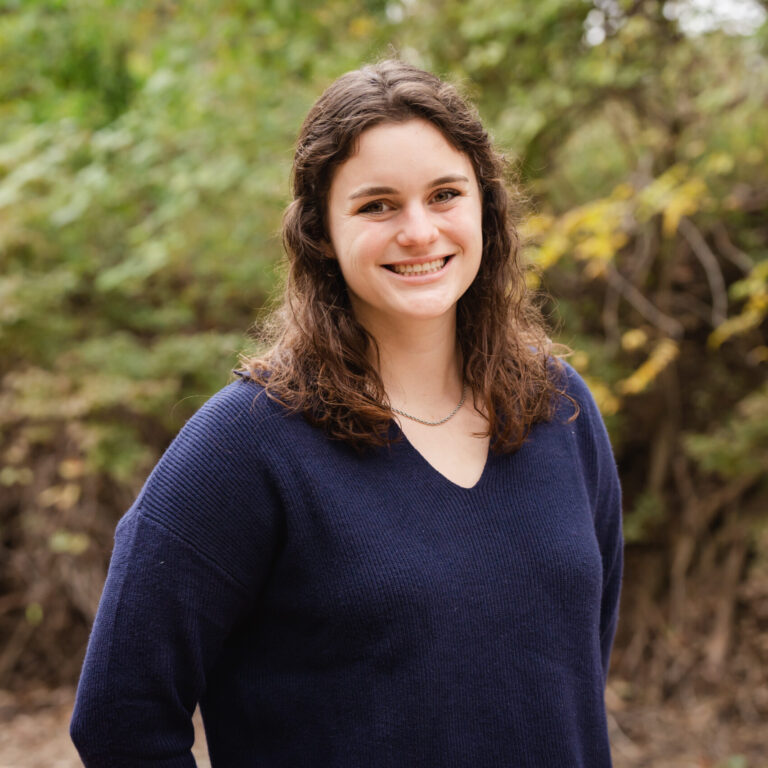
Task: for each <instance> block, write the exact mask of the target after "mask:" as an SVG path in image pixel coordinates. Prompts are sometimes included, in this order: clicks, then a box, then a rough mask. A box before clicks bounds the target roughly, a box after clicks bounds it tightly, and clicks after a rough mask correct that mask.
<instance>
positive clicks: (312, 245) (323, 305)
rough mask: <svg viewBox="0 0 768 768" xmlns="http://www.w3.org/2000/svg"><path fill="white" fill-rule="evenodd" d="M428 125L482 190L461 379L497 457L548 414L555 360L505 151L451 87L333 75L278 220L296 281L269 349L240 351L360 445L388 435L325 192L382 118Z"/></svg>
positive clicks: (263, 377)
mask: <svg viewBox="0 0 768 768" xmlns="http://www.w3.org/2000/svg"><path fill="white" fill-rule="evenodd" d="M415 118H417V119H421V120H426V121H428V122H429V123H431V124H432V125H433V126H435V127H436V128H437V129H438V130H439V131H440V132H441V133H442V134H443V136H444V137H445V138H446V140H447V141H448V142H449V143H450V144H451V145H452V146H453V147H455V148H456V149H457V150H459V151H460V152H463V153H464V154H465V155H466V156H467V157H468V158H469V159H470V161H471V162H472V165H473V167H474V171H475V175H476V177H477V181H478V184H479V186H480V190H481V193H482V230H483V251H482V259H481V263H480V268H479V271H478V274H477V276H476V277H475V280H474V281H473V283H472V284H471V285H470V287H469V289H468V290H467V291H466V293H465V294H464V295H463V296H462V297H461V298H460V300H459V302H458V307H457V336H458V344H459V348H460V350H461V360H462V365H463V373H464V380H465V382H466V384H467V385H468V386H469V387H470V388H471V390H472V393H473V395H474V399H475V402H476V403H480V404H482V407H483V408H484V412H485V413H486V415H487V418H488V432H487V434H489V435H490V436H491V440H492V446H493V448H494V450H496V451H497V452H504V453H508V452H512V451H514V450H516V449H517V448H519V447H520V445H521V444H522V443H523V441H524V440H525V437H526V435H527V433H528V431H529V429H530V427H531V425H532V424H534V423H535V422H537V421H543V420H548V419H550V418H552V414H553V410H554V407H555V401H556V396H557V395H558V394H561V393H562V388H561V386H560V384H559V383H558V382H559V381H560V379H561V376H560V373H561V366H560V365H559V363H558V362H557V361H556V360H555V358H553V357H552V355H551V344H550V342H549V339H548V338H547V335H546V333H545V330H544V326H543V322H542V318H541V316H540V313H539V311H538V310H537V308H536V307H535V305H534V304H533V301H532V297H531V295H530V293H529V291H528V289H527V288H526V283H525V279H524V275H523V270H522V267H521V262H520V256H519V242H518V237H517V232H516V229H515V226H514V223H513V217H512V214H511V204H510V203H511V198H510V195H509V193H508V191H507V188H506V185H505V181H504V176H505V171H506V166H505V163H504V160H503V158H502V157H501V155H499V154H498V153H497V152H496V151H495V150H494V148H493V145H492V142H491V140H490V138H489V136H488V134H487V132H486V131H485V130H484V128H483V126H482V124H481V122H480V119H479V117H478V115H477V113H476V112H475V111H474V109H473V108H472V107H471V106H470V105H469V104H468V103H467V102H466V101H465V100H464V99H463V98H462V97H461V95H460V94H459V92H458V91H457V89H456V88H455V87H453V86H452V85H450V84H448V83H445V82H443V81H442V80H440V79H439V78H437V77H435V76H434V75H432V74H430V73H428V72H425V71H423V70H421V69H418V68H417V67H414V66H411V65H409V64H405V63H403V62H401V61H392V60H388V61H382V62H380V63H378V64H375V65H371V66H366V67H363V68H362V69H359V70H356V71H354V72H348V73H347V74H345V75H343V76H342V77H340V78H339V79H338V80H336V81H335V82H334V83H333V84H332V85H331V86H330V87H329V88H328V89H327V90H326V91H325V93H323V95H322V96H321V97H320V99H319V100H318V101H317V102H316V103H315V105H314V106H313V107H312V109H311V110H310V112H309V114H308V115H307V117H306V119H305V121H304V124H303V126H302V128H301V133H300V134H299V138H298V143H297V146H296V154H295V157H294V163H293V174H292V189H293V201H292V202H291V203H290V205H289V206H288V208H287V210H286V211H285V215H284V218H283V244H284V247H285V251H286V254H287V257H288V268H289V269H288V275H287V280H286V286H285V293H284V296H283V301H282V304H281V305H280V306H279V308H278V309H277V310H276V311H275V312H274V313H272V315H271V318H270V320H269V322H268V323H266V325H265V326H264V327H263V328H262V329H261V331H260V334H259V335H260V336H261V339H262V341H264V342H266V343H267V345H268V351H267V352H266V353H265V354H262V355H259V356H255V357H250V358H244V360H243V363H244V367H245V368H246V370H247V372H248V374H249V375H250V377H251V378H253V379H254V380H256V381H258V382H260V383H261V384H262V385H263V386H264V389H265V391H266V393H267V394H268V395H269V396H270V397H272V398H273V399H275V400H278V401H280V402H281V403H283V404H284V405H286V406H287V407H289V408H290V409H292V410H294V411H299V412H302V413H304V415H305V416H306V418H307V419H308V420H309V421H310V422H311V423H313V424H316V425H318V426H320V427H322V428H323V429H324V430H325V431H326V432H327V433H328V434H329V435H330V436H332V437H335V438H341V439H342V440H345V441H347V442H349V443H351V444H353V445H355V446H356V447H364V446H366V445H381V444H384V443H386V442H387V441H388V440H389V438H390V434H391V433H390V423H391V420H392V418H393V414H392V411H391V410H390V407H389V403H388V400H387V396H386V392H385V391H384V386H383V384H382V381H381V378H380V376H379V374H378V372H377V371H376V368H375V366H374V365H373V364H372V363H371V360H372V359H377V357H378V349H377V347H376V342H375V339H373V337H372V336H371V335H370V334H368V333H367V331H366V330H365V329H364V328H363V327H362V326H361V325H360V323H358V322H357V320H356V319H355V316H354V313H353V312H352V307H351V304H350V301H349V295H348V293H347V288H346V285H345V283H344V279H343V277H342V275H341V271H340V269H339V266H338V262H337V261H336V260H335V259H333V258H331V257H330V256H329V247H330V237H329V234H328V228H327V224H326V221H327V216H326V214H327V204H328V194H329V189H330V186H331V181H332V179H333V175H334V172H335V170H336V168H338V167H339V166H340V165H341V164H342V163H343V162H344V161H345V160H347V158H349V157H350V156H351V155H352V154H354V152H355V151H356V147H357V142H358V139H359V137H360V135H361V134H362V133H363V132H364V131H366V130H367V129H369V128H372V127H373V126H375V125H381V124H384V123H402V122H405V121H408V120H413V119H415Z"/></svg>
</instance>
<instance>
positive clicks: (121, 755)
mask: <svg viewBox="0 0 768 768" xmlns="http://www.w3.org/2000/svg"><path fill="white" fill-rule="evenodd" d="M502 170H503V166H502V162H501V160H500V158H499V157H498V156H497V155H496V154H495V153H494V150H493V148H492V146H491V144H490V141H489V138H488V136H487V134H486V133H485V131H484V130H483V128H482V126H481V124H480V122H479V120H478V118H477V116H476V115H475V113H474V112H473V111H472V110H471V109H470V108H469V107H468V106H467V105H466V103H465V102H463V101H462V99H461V98H460V97H459V96H458V94H457V92H456V91H455V90H454V88H452V87H451V86H449V85H447V84H445V83H443V82H441V81H440V80H438V79H437V78H435V77H434V76H432V75H430V74H428V73H426V72H423V71H421V70H418V69H416V68H414V67H410V66H408V65H406V64H403V63H400V62H395V61H387V62H383V63H381V64H379V65H376V66H373V67H365V68H363V69H361V70H359V71H356V72H352V73H349V74H347V75H344V76H343V77H342V78H340V79H339V80H338V81H336V82H335V83H334V84H333V85H331V87H330V88H329V89H328V90H327V91H326V93H325V94H324V95H323V96H322V97H321V98H320V100H319V101H318V102H317V104H316V105H315V106H314V107H313V109H312V110H311V111H310V113H309V115H308V117H307V119H306V121H305V123H304V126H303V128H302V131H301V135H300V137H299V141H298V146H297V150H296V156H295V162H294V175H293V190H294V200H293V202H292V203H291V205H290V206H289V208H288V210H287V212H286V216H285V221H284V241H285V246H286V250H287V253H288V257H289V260H290V275H289V279H288V283H287V289H286V295H285V300H284V302H283V306H282V308H281V309H280V311H279V312H278V313H277V314H276V316H275V319H274V321H273V326H272V337H271V340H272V345H271V347H270V349H269V351H268V352H267V353H266V354H265V355H264V356H263V357H261V358H256V359H251V360H247V361H246V365H245V367H244V370H243V371H241V372H240V378H239V379H238V380H237V381H235V382H233V383H232V384H230V385H229V386H228V387H226V388H225V389H224V390H222V391H221V392H220V393H219V394H218V395H216V396H215V397H214V398H212V399H211V400H210V401H209V402H208V403H207V404H206V405H205V406H204V407H203V408H202V409H201V410H200V411H199V412H198V413H197V414H196V415H195V416H194V417H193V418H192V419H191V420H190V421H189V422H188V423H187V425H186V426H185V427H184V429H183V430H182V431H181V433H180V434H179V436H178V437H177V438H176V440H175V441H174V443H173V444H172V445H171V447H170V448H169V449H168V451H167V452H166V454H165V455H164V456H163V458H162V459H161V461H160V462H159V463H158V465H157V467H156V468H155V470H154V471H153V473H152V475H151V476H150V478H149V480H148V481H147V484H146V485H145V487H144V489H143V490H142V492H141V494H140V496H139V498H138V499H137V501H136V503H135V504H134V506H133V507H132V508H131V510H129V512H128V513H127V514H126V516H125V517H124V518H123V519H122V521H121V522H120V524H119V526H118V530H117V534H116V543H115V550H114V553H113V557H112V563H111V566H110V572H109V576H108V579H107V583H106V586H105V590H104V595H103V597H102V602H101V605H100V608H99V613H98V616H97V619H96V623H95V626H94V629H93V633H92V637H91V641H90V644H89V648H88V653H87V656H86V660H85V664H84V669H83V674H82V678H81V681H80V687H79V690H78V698H77V704H76V709H75V713H74V717H73V724H72V735H73V739H74V740H75V742H76V744H77V746H78V749H79V750H80V752H81V755H82V756H83V759H84V761H85V764H86V766H110V767H114V766H139V765H141V766H143V765H146V766H150V765H151V766H164V767H165V766H168V767H170V766H174V767H175V766H179V767H181V766H192V765H194V760H193V758H192V756H191V753H190V746H191V744H192V740H193V730H192V725H191V715H192V712H193V710H194V708H195V705H196V704H197V702H198V701H199V702H200V706H201V710H202V714H203V720H204V723H205V728H206V735H207V738H208V746H209V751H210V755H211V760H212V764H213V766H224V767H225V768H236V767H237V766H323V767H324V768H328V767H330V766H472V767H473V768H476V767H477V766H517V767H521V766H537V768H538V767H540V768H544V767H545V766H546V767H547V768H551V767H552V766H569V768H573V767H575V766H589V768H596V767H598V766H609V765H610V753H609V747H608V738H607V732H606V731H607V729H606V719H605V711H604V705H603V689H604V684H605V675H606V671H607V667H608V659H609V654H610V648H611V643H612V639H613V634H614V630H615V625H616V617H617V604H618V594H619V584H620V577H621V562H622V557H621V522H620V491H619V484H618V479H617V475H616V468H615V464H614V461H613V458H612V455H611V450H610V445H609V443H608V439H607V436H606V433H605V429H604V427H603V425H602V422H601V420H600V416H599V414H598V412H597V409H596V408H595V405H594V402H593V400H592V398H591V397H590V395H589V393H588V391H587V389H586V388H585V386H584V384H583V383H582V382H581V380H580V379H579V378H578V376H577V375H576V374H575V373H574V372H573V371H572V370H571V369H569V368H567V367H566V366H564V365H563V364H562V363H560V362H558V361H557V360H556V359H554V358H553V357H552V356H551V354H550V350H549V349H548V343H547V338H546V335H545V333H544V331H543V328H542V325H541V322H540V320H539V318H538V316H537V314H536V312H535V311H534V310H533V308H532V305H531V300H530V297H529V296H528V294H527V293H526V289H525V283H524V280H523V276H522V273H521V267H520V264H519V260H518V249H517V241H516V238H515V234H514V228H513V226H512V224H511V222H510V217H509V213H508V210H509V205H508V198H507V193H506V191H505V187H504V184H503V182H502Z"/></svg>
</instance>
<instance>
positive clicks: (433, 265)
mask: <svg viewBox="0 0 768 768" xmlns="http://www.w3.org/2000/svg"><path fill="white" fill-rule="evenodd" d="M450 258H451V257H450V256H443V257H441V258H439V259H433V260H432V261H425V262H423V263H421V264H385V265H384V266H385V267H386V268H387V269H389V270H391V271H392V272H396V273H397V274H398V275H429V274H432V273H433V272H439V271H440V270H441V269H442V268H443V267H444V266H445V265H446V262H447V261H448V259H450Z"/></svg>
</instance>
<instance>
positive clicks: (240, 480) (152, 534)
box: [71, 382, 279, 768]
mask: <svg viewBox="0 0 768 768" xmlns="http://www.w3.org/2000/svg"><path fill="white" fill-rule="evenodd" d="M254 394H255V387H254V386H253V385H249V384H247V383H245V382H236V383H235V384H233V385H230V387H228V388H227V389H225V390H223V392H222V393H219V395H217V396H216V397H215V398H213V399H212V400H211V401H209V403H208V404H206V406H204V407H203V408H202V409H201V410H200V411H199V412H198V414H196V415H195V417H193V419H191V420H190V421H189V422H188V424H187V425H186V426H185V427H184V429H183V430H182V432H181V433H180V434H179V436H178V437H177V439H176V440H175V441H174V443H173V444H172V445H171V447H170V448H169V449H168V451H167V452H166V454H165V455H164V456H163V458H162V459H161V460H160V462H159V463H158V465H157V467H156V468H155V470H154V471H153V473H152V475H151V476H150V478H149V480H148V481H147V484H146V486H145V488H144V489H143V491H142V493H141V494H140V496H139V498H138V499H137V501H136V503H135V504H134V506H133V507H132V508H131V509H130V510H129V512H128V513H127V514H126V515H125V517H124V518H123V519H122V520H121V522H120V524H119V525H118V529H117V532H116V537H115V548H114V551H113V555H112V561H111V564H110V569H109V575H108V577H107V582H106V585H105V587H104V592H103V595H102V598H101V602H100V605H99V610H98V614H97V617H96V621H95V624H94V627H93V632H92V634H91V638H90V641H89V645H88V651H87V654H86V658H85V662H84V665H83V672H82V676H81V679H80V685H79V687H78V693H77V700H76V704H75V711H74V714H73V718H72V725H71V734H72V739H73V741H74V742H75V744H76V746H77V748H78V750H79V752H80V754H81V757H82V759H83V762H84V763H85V765H86V766H87V768H101V767H102V766H104V768H106V766H109V767H110V768H121V767H122V766H125V767H126V768H128V766H131V768H136V767H138V766H153V768H154V767H157V768H160V767H161V766H162V768H191V766H194V765H195V761H194V758H193V757H192V753H191V751H190V750H191V746H192V742H193V739H194V731H193V728H192V723H191V717H192V713H193V711H194V709H195V706H196V704H197V702H198V700H199V698H200V696H201V695H202V693H203V691H204V689H205V685H206V677H207V674H208V673H209V671H210V670H211V668H212V667H213V665H214V662H215V661H216V658H217V656H218V654H219V652H220V650H221V647H222V644H223V643H224V641H225V640H226V638H227V637H228V635H229V634H230V633H231V632H232V631H233V629H234V628H235V627H236V625H237V623H238V622H239V621H241V620H242V619H243V618H244V617H245V616H246V615H247V614H248V611H249V609H250V607H251V606H252V605H253V602H254V599H255V598H256V596H257V594H258V591H259V589H260V586H261V584H262V583H263V580H264V578H265V575H266V572H267V571H268V569H269V566H270V564H271V562H272V558H273V556H274V549H275V537H276V530H277V528H278V525H277V523H276V519H277V516H278V514H279V503H278V500H277V495H276V491H275V489H274V486H273V484H272V483H271V481H270V478H269V476H268V473H267V471H266V469H265V468H264V465H263V462H262V461H261V459H260V456H259V451H258V439H257V429H258V425H257V423H256V419H255V417H254V414H253V412H252V410H251V408H250V406H251V403H252V399H253V395H254Z"/></svg>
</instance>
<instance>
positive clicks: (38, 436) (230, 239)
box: [0, 0, 768, 723]
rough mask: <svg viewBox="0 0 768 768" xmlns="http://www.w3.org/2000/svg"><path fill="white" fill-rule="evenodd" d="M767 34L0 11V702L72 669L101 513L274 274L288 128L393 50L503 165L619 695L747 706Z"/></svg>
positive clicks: (317, 11) (207, 384)
mask: <svg viewBox="0 0 768 768" xmlns="http://www.w3.org/2000/svg"><path fill="white" fill-rule="evenodd" d="M697 8H698V11H697ZM765 18H766V12H765V3H763V4H762V5H761V4H760V3H759V2H757V0H741V1H740V2H736V0H733V2H730V3H717V2H715V0H711V2H709V3H707V2H705V1H704V0H696V1H694V0H687V1H686V0H667V2H660V1H657V0H594V1H593V2H588V0H537V2H532V1H531V2H526V1H525V0H508V2H505V3H498V2H490V0H443V1H442V2H436V1H435V0H389V1H388V2H384V1H383V0H362V2H359V3H350V2H344V1H342V0H329V1H328V2H324V3H322V4H315V3H310V2H307V0H216V1H214V0H193V1H191V2H185V3H181V2H175V0H131V2H125V1H124V0H69V1H65V0H16V1H15V2H14V1H13V0H3V2H0V687H18V686H24V685H27V684H29V682H30V681H44V682H46V683H48V684H60V683H66V682H72V681H73V680H74V679H76V675H77V672H78V669H79V665H80V662H81V659H82V652H83V649H84V644H85V642H86V639H87V632H88V627H89V624H90V622H91V620H92V618H93V615H94V611H95V608H96V605H97V601H98V597H99V593H100V590H101V586H102V583H103V579H104V576H105V568H106V562H107V558H108V553H109V551H110V548H111V537H112V532H113V530H114V525H115V522H116V520H117V518H118V517H119V516H120V514H122V512H123V511H124V510H125V509H126V508H127V507H128V506H129V504H130V503H131V501H132V499H133V497H134V496H135V494H136V493H137V491H138V489H139V488H140V486H141V483H142V482H143V479H144V478H145V477H146V474H147V472H148V471H149V469H150V468H151V466H152V464H153V463H154V461H155V460H156V459H157V457H158V456H159V454H160V453H161V452H162V450H163V448H164V447H165V445H167V443H168V441H169V440H170V439H171V437H172V436H173V435H174V434H175V432H176V431H177V430H178V429H179V428H180V426H181V425H182V424H183V423H184V421H185V420H186V419H187V418H188V417H189V416H190V414H191V413H192V412H193V411H194V410H195V409H196V408H197V407H199V406H200V404H201V403H202V402H203V401H204V400H205V399H206V398H207V397H208V396H210V395H211V394H212V393H213V392H214V391H216V390H217V389H218V388H219V387H220V386H222V385H223V384H224V383H226V381H227V380H228V372H229V370H230V368H231V367H232V366H233V365H234V364H235V362H236V355H237V352H238V351H239V350H241V349H243V347H244V346H245V345H246V344H247V340H246V336H245V331H246V329H247V328H248V327H249V326H250V325H251V323H252V322H253V321H254V319H256V318H257V317H258V315H259V311H260V308H261V307H262V306H263V304H264V303H265V301H266V300H267V298H268V296H269V294H270V292H271V291H272V290H273V287H274V285H275V283H276V280H277V271H276V269H275V265H276V264H277V263H278V261H279V258H280V247H279V238H278V236H277V232H278V229H279V221H280V214H281V210H282V208H283V206H284V205H285V203H286V201H287V194H288V182H287V179H288V169H289V164H290V157H291V151H292V143H293V140H294V138H295V135H296V133H297V131H298V127H299V125H300V122H301V120H302V118H303V115H304V114H305V112H306V110H307V109H308V107H309V106H310V104H311V103H312V102H313V101H314V99H315V98H316V97H317V96H318V95H319V93H320V92H321V91H322V89H323V87H324V86H325V85H327V84H328V83H329V82H330V81H331V80H332V79H333V78H334V77H336V76H337V75H339V74H341V73H342V72H344V71H346V70H348V69H352V68H356V67H357V66H359V65H360V64H361V63H362V62H365V61H370V60H372V59H374V58H377V57H379V56H382V55H391V54H392V53H393V52H397V53H398V54H399V55H401V56H402V57H403V58H405V59H407V60H410V61H412V62H414V63H416V64H419V65H422V66H425V67H427V68H430V69H432V70H434V71H436V72H437V73H439V74H441V75H444V76H448V77H450V78H453V79H454V80H456V81H457V82H459V83H460V84H462V85H463V86H464V87H465V88H466V89H467V90H468V91H469V92H470V94H471V95H472V96H473V98H474V99H475V101H476V103H477V104H478V106H479V108H480V111H481V114H482V115H483V117H484V119H485V121H486V122H487V124H488V125H489V126H490V127H491V129H492V132H493V134H494V136H495V137H496V140H497V142H498V143H499V144H500V145H501V146H502V147H504V148H505V150H506V151H507V153H508V156H509V158H510V159H511V160H512V161H513V163H514V164H515V166H516V168H517V172H518V174H519V176H520V180H521V183H522V186H523V187H524V188H525V190H526V192H527V194H528V196H529V214H528V215H527V216H526V218H525V219H524V221H523V222H522V224H521V226H522V230H523V232H524V234H525V237H526V250H527V255H528V257H529V260H530V261H531V263H532V265H533V266H534V270H532V272H531V275H530V279H531V281H532V282H534V283H535V284H541V285H542V287H543V288H544V289H545V290H546V292H547V293H548V294H549V295H550V296H551V297H552V298H551V299H550V300H548V311H550V313H551V317H552V321H553V324H554V326H555V328H556V332H555V334H556V336H557V337H558V338H559V340H561V341H563V342H565V343H566V344H568V345H570V346H571V347H572V348H573V349H574V350H575V353H574V354H573V356H572V358H571V362H572V363H573V364H574V365H575V366H576V367H577V368H578V369H579V370H580V371H581V372H582V374H583V375H584V376H585V377H586V378H587V380H588V382H589V383H590V385H591V387H592V389H593V391H594V393H595V395H596V397H597V399H598V401H599V404H600V406H601V409H602V411H603V413H604V416H605V418H606V420H607V422H608V424H609V428H610V430H611V434H612V438H613V441H614V446H615V450H616V454H617V458H618V461H619V465H620V470H621V474H622V479H623V485H624V489H625V529H626V534H627V542H628V548H627V556H628V558H627V572H626V589H625V597H624V604H623V616H622V621H621V626H620V632H619V637H618V639H617V647H616V653H615V654H614V675H613V680H614V684H613V690H614V691H615V692H616V694H615V695H616V696H617V697H618V698H617V699H616V702H615V703H616V706H630V705H631V704H632V702H647V701H662V700H666V699H679V700H686V697H690V696H693V695H701V694H705V693H710V694H713V695H714V694H716V695H717V696H719V697H720V698H719V699H718V701H719V705H718V706H719V709H718V712H719V715H720V716H721V717H722V718H725V719H727V718H736V719H738V720H739V721H740V722H744V723H749V722H759V720H760V718H763V719H764V718H766V717H768V693H766V692H767V691H768V680H766V676H767V674H768V673H767V672H766V670H768V644H766V641H765V637H766V634H765V633H766V630H768V527H767V525H766V523H767V522H768V482H767V481H766V477H767V476H768V384H767V383H766V381H767V377H766V370H767V369H768V324H767V323H766V313H767V312H768V220H767V219H766V209H767V208H768V162H767V160H768V109H767V107H768V57H767V55H766V54H767V52H768V25H766V23H765ZM761 633H762V634H761ZM641 681H642V682H641Z"/></svg>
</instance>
